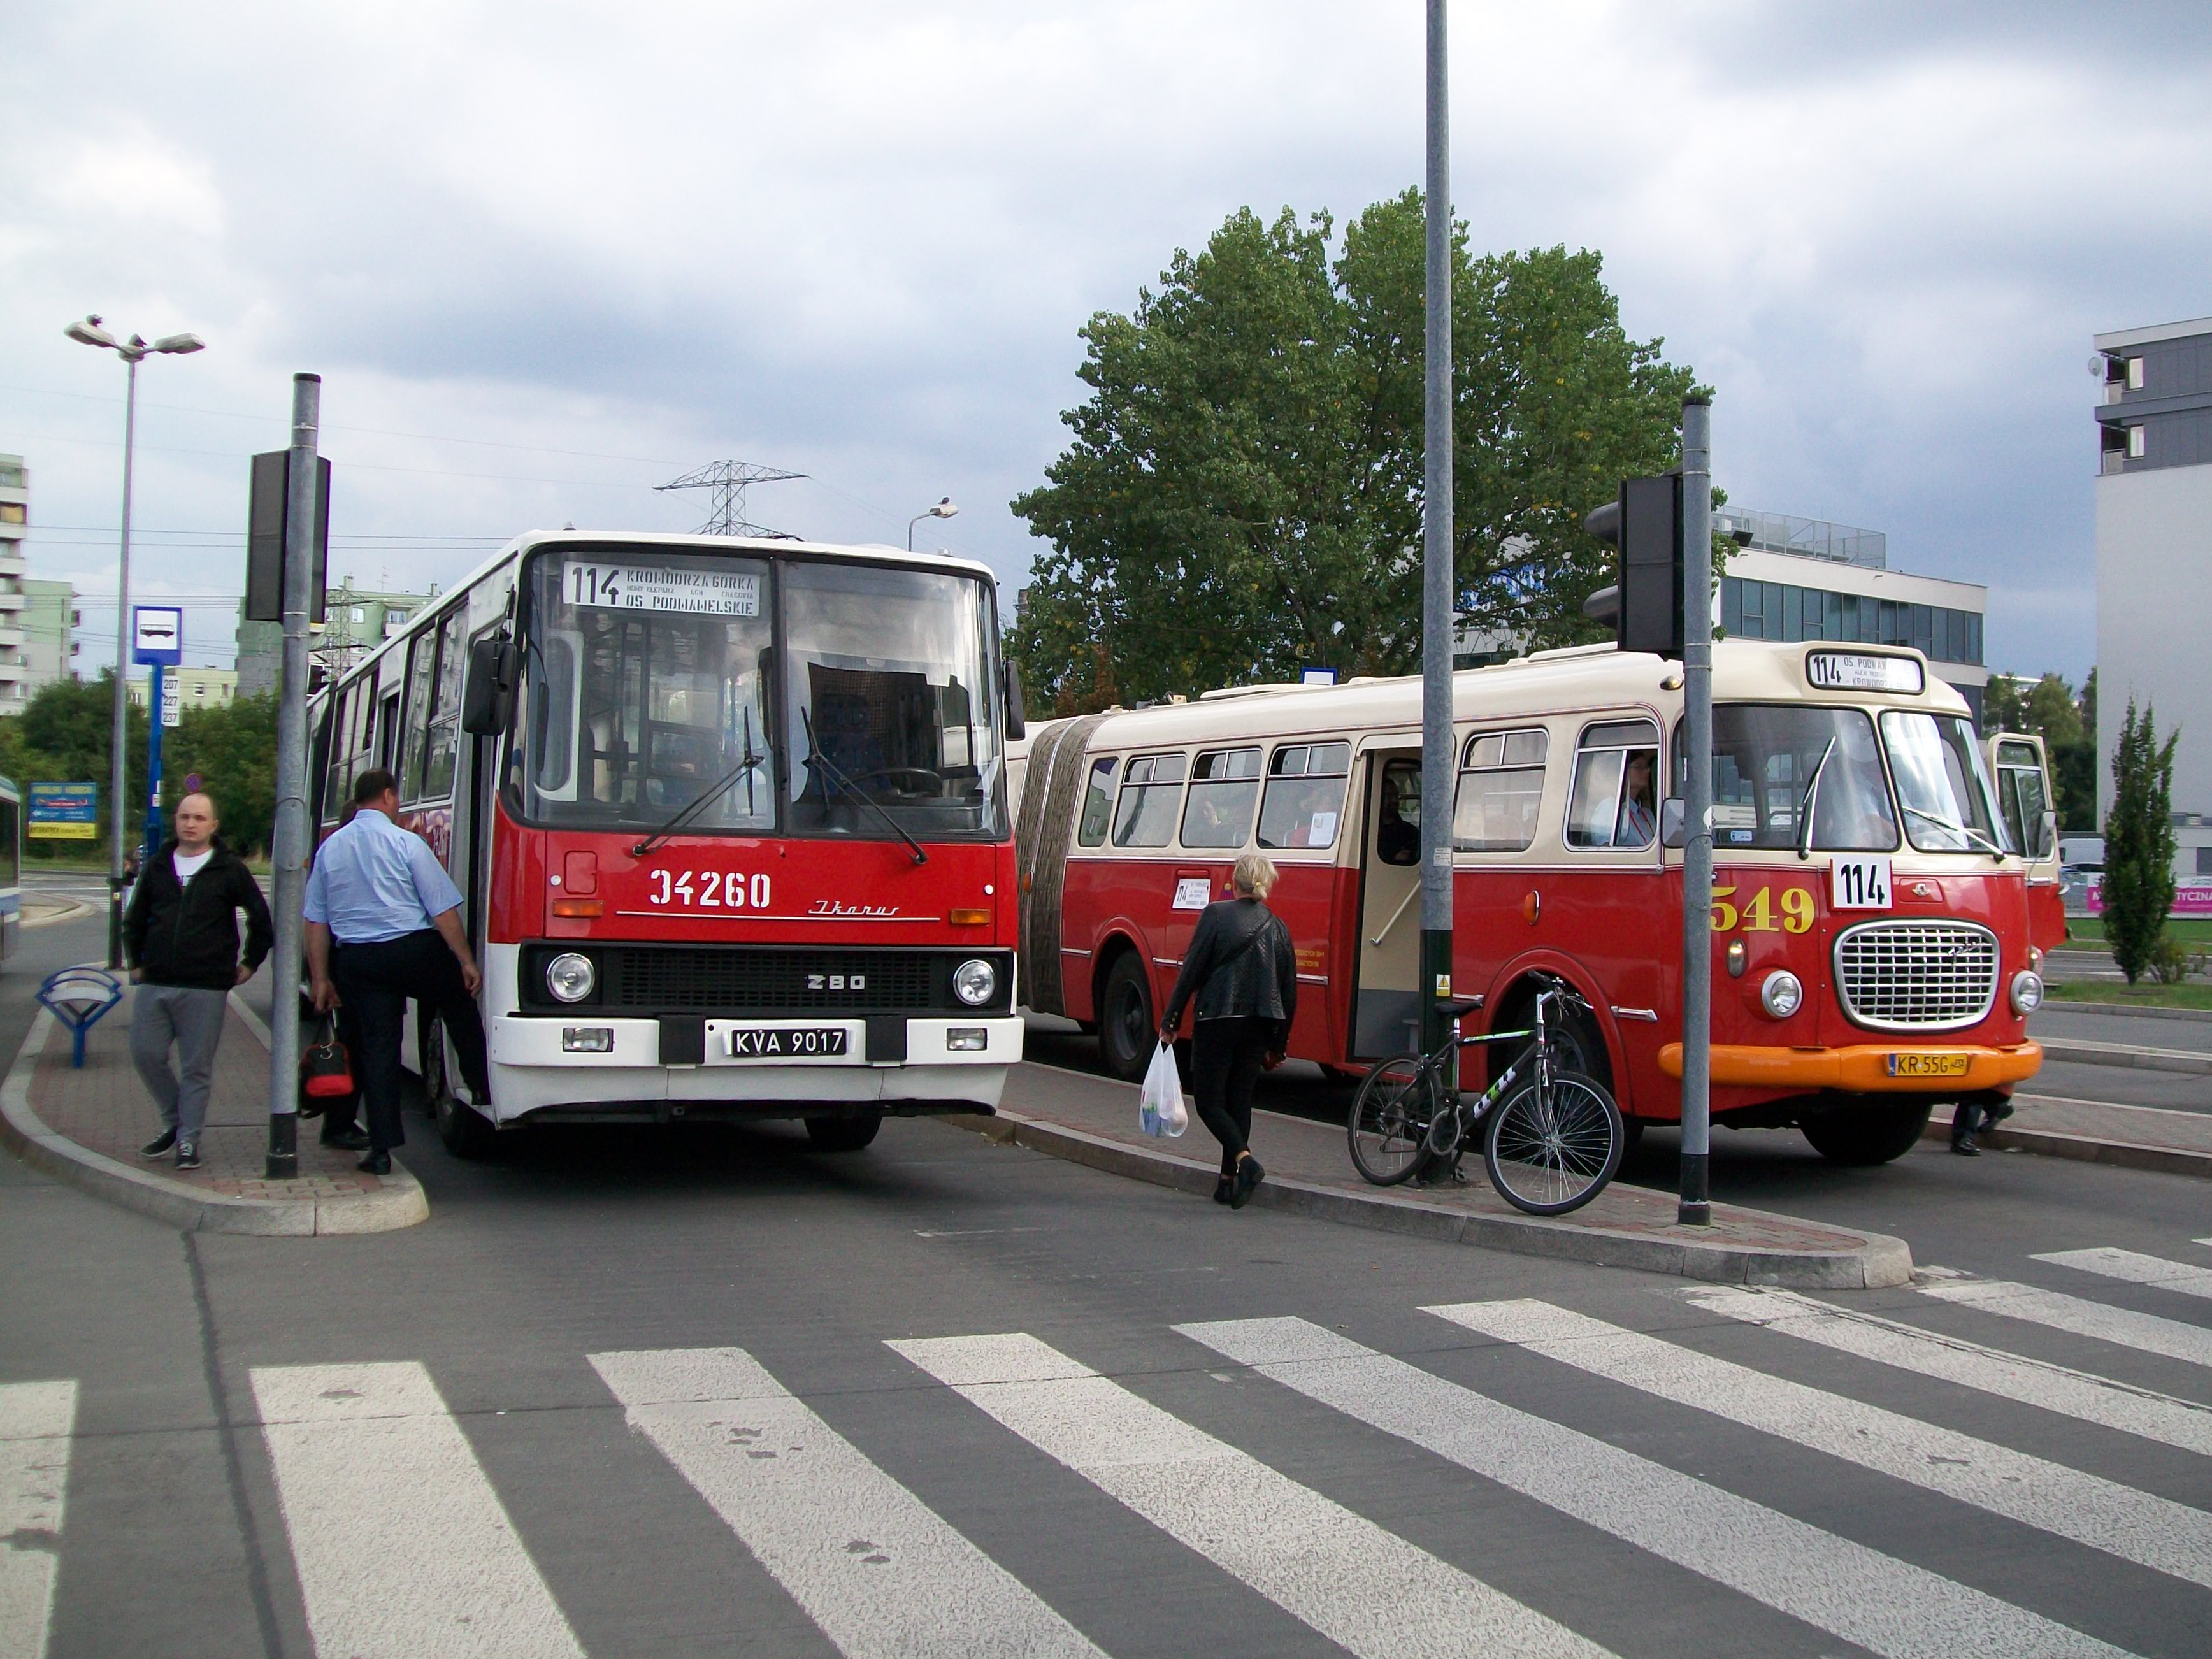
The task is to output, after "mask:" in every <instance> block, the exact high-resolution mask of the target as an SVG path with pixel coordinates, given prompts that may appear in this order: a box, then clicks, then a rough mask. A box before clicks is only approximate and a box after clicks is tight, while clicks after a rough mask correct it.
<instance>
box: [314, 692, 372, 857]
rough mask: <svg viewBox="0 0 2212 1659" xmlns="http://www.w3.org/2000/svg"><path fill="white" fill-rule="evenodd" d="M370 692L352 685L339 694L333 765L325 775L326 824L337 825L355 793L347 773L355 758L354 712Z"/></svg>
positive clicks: (333, 719)
mask: <svg viewBox="0 0 2212 1659" xmlns="http://www.w3.org/2000/svg"><path fill="white" fill-rule="evenodd" d="M367 693H368V687H367V686H365V685H349V686H347V687H345V688H344V689H343V690H341V691H340V692H339V693H338V694H337V709H336V710H335V711H334V712H333V713H332V714H331V763H330V765H329V766H328V767H326V768H325V769H324V772H323V812H322V819H323V822H324V823H336V822H337V818H338V815H339V814H340V813H342V812H343V811H344V810H345V804H346V802H347V800H348V799H350V797H351V795H352V793H353V775H352V773H351V772H350V771H349V769H348V763H349V762H350V761H351V760H352V758H353V753H352V751H353V742H352V738H353V712H354V706H355V705H356V703H358V702H361V701H362V698H363V697H364V696H366V695H367Z"/></svg>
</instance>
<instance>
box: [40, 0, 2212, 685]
mask: <svg viewBox="0 0 2212 1659" xmlns="http://www.w3.org/2000/svg"><path fill="white" fill-rule="evenodd" d="M1452 28H1453V40H1452V71H1453V93H1452V96H1453V132H1452V137H1453V144H1452V150H1453V155H1452V167H1453V184H1454V193H1455V199H1456V203H1457V206H1458V210H1459V211H1460V213H1461V214H1462V216H1464V217H1466V218H1467V219H1468V221H1469V222H1470V223H1471V225H1472V228H1473V235H1474V242H1475V244H1476V246H1478V247H1492V248H1503V247H1529V246H1540V245H1550V244H1553V243H1560V242H1564V243H1566V244H1568V245H1569V246H1589V247H1593V248H1596V249H1599V250H1601V252H1603V253H1604V255H1605V258H1606V264H1607V276H1608V279H1609V280H1610V282H1611V283H1612V285H1613V288H1614V289H1615V291H1616V292H1617V293H1618V294H1619V295H1620V300H1621V305H1622V310H1623V313H1624V316H1625V319H1626V323H1627V325H1628V327H1629V328H1630V330H1631V331H1632V332H1633V333H1635V334H1637V335H1638V336H1639V337H1649V336H1652V335H1660V336H1664V337H1665V339H1666V342H1667V346H1666V349H1667V354H1668V356H1669V357H1671V358H1673V359H1674V361H1677V362H1686V363H1689V364H1691V365H1692V366H1693V367H1694V368H1696V369H1697V371H1698V373H1699V375H1700V376H1701V377H1702V378H1703V379H1705V380H1706V381H1708V382H1709V383H1711V385H1712V386H1714V387H1715V388H1716V392H1717V398H1716V404H1715V409H1714V435H1715V436H1714V453H1715V472H1716V475H1717V478H1718V480H1719V482H1720V483H1722V484H1723V485H1724V486H1725V487H1726V488H1727V489H1728V490H1729V494H1730V497H1731V499H1732V501H1735V502H1736V503H1737V504H1740V505H1742V506H1746V507H1761V508H1765V509H1767V510H1769V511H1774V512H1784V513H1803V514H1808V515H1812V516H1815V517H1820V518H1828V519H1835V520H1843V521H1844V522H1847V523H1851V524H1857V525H1862V526H1869V527H1871V528H1875V529H1879V530H1882V531H1886V532H1887V533H1888V536H1889V547H1890V555H1891V562H1892V563H1893V565H1895V566H1898V567H1900V568H1906V569H1911V570H1915V571H1922V572H1926V573H1928V574H1938V575H1944V576H1951V577H1956V578H1960V579H1963V580H1972V581H1978V582H1984V583H1987V584H1989V586H1990V589H1991V592H1990V628H1989V640H1990V659H1991V662H1992V665H1995V666H1998V667H2010V668H2014V669H2016V670H2022V671H2041V670H2044V669H2046V668H2055V669H2058V670H2060V671H2063V672H2065V673H2067V674H2068V675H2069V677H2073V678H2078V677H2079V676H2080V675H2081V674H2082V673H2083V672H2085V671H2087V668H2088V667H2089V665H2090V663H2091V660H2092V653H2093V641H2094V626H2093V570H2092V562H2093V554H2092V547H2093V512H2092V501H2091V483H2092V478H2093V473H2094V471H2095V455H2096V444H2095V439H2094V436H2093V427H2092V425H2091V422H2090V416H2089V410H2090V407H2091V404H2092V402H2093V394H2094V392H2095V384H2094V382H2093V380H2091V379H2090V377H2089V375H2088V374H2087V372H2086V365H2087V359H2088V357H2089V355H2090V336H2091V334H2092V333H2093V332H2095V331H2099V330H2104V329H2112V328H2122V327H2129V326H2133V325H2140V324H2145V323H2153V322H2163V321H2170V320H2172V319H2178V318H2185V317H2199V316H2204V315H2206V314H2208V313H2212V276H2208V272H2212V262H2209V261H2208V259H2207V240H2206V239H2207V232H2206V227H2207V226H2208V224H2212V9H2207V8H2205V7H2203V5H2201V4H2178V5H2169V4H2161V3H2155V0H2136V3H2132V4H2130V5H2128V6H2125V7H2118V6H2087V5H2072V6H2063V5H2044V4H2037V3H2030V0H2013V3H2007V4H1991V5H1976V4H1928V3H1915V4H1899V5H1883V4H1850V5H1823V4H1812V3H1787V4H1785V3H1780V0H1776V3H1770V4H1765V5H1758V4H1748V3H1718V0H1716V3H1705V4H1692V3H1680V4H1665V3H1657V0H1638V3H1624V4H1604V3H1582V4H1578V3H1572V0H1561V3H1552V4H1547V5H1542V6H1527V5H1518V4H1514V5H1496V4H1479V3H1474V0H1460V3H1458V4H1456V5H1455V7H1454V9H1453V18H1452ZM0 40H4V42H5V47H6V49H5V52H4V53H0V96H3V97H4V101H5V107H6V110H7V112H8V114H7V119H6V121H5V123H4V125H0V166H4V176H5V177H6V178H7V179H8V180H9V184H8V187H7V189H6V190H5V191H0V450H6V451H10V452H16V453H21V454H22V455H24V456H25V457H26V458H27V461H28V463H29V465H30V466H31V468H32V470H33V480H32V488H33V505H32V519H33V534H32V540H31V543H30V547H31V551H32V569H33V574H38V575H43V576H65V577H68V578H69V579H70V580H73V581H75V582H76V584H77V586H78V587H79V589H80V591H81V592H82V593H84V594H85V595H86V596H87V599H88V608H87V614H86V617H85V630H84V636H83V637H84V647H83V656H82V663H83V665H85V666H86V667H87V668H88V669H89V668H91V667H94V666H95V665H97V664H98V662H99V661H100V660H101V659H106V658H109V657H111V656H112V633H113V623H112V620H109V619H108V618H107V617H103V616H101V615H100V613H99V606H98V602H97V599H98V596H101V595H104V596H106V600H107V603H108V604H110V605H112V602H113V595H114V591H115V575H116V569H115V566H116V560H115V527H116V523H117V516H118V514H117V506H118V503H117V496H118V489H119V482H120V473H121V432H122V425H123V407H122V391H123V384H124V372H123V369H122V368H121V366H120V365H119V364H118V362H116V361H115V360H114V359H113V358H112V356H108V355H106V354H95V353H94V352H93V351H91V350H88V349H85V348H83V347H82V346H79V345H76V344H73V343H70V342H69V341H67V340H65V339H64V337H62V334H61V329H62V326H63V325H64V324H65V323H66V322H68V321H69V320H70V319H71V318H73V317H76V316H78V315H81V314H82V313H86V312H97V313H100V314H101V315H102V316H104V317H106V319H108V320H109V322H110V324H111V325H114V326H116V327H117V328H118V329H119V330H124V331H129V330H137V331H140V332H143V334H145V335H146V336H148V337H155V336H157V335H160V334H163V333H167V332H170V331H177V330H183V329H191V330H194V331H197V332H198V333H200V334H201V335H203V336H204V337H205V338H206V340H207V342H208V349H207V350H206V351H205V352H204V353H202V354H200V355H198V356H191V357H176V358H155V359H153V360H150V361H149V364H148V365H147V367H146V368H144V369H143V371H142V374H141V399H140V405H139V428H138V448H137V453H138V483H137V512H136V514H135V518H136V522H137V526H138V528H137V538H136V541H135V553H134V558H133V579H134V580H133V586H134V589H136V590H137V591H140V592H147V593H151V592H167V593H173V594H177V595H180V596H185V598H186V599H187V600H188V601H197V603H193V605H192V609H191V612H190V620H189V621H188V623H187V631H188V635H189V636H190V640H191V643H192V644H193V645H194V646H196V647H197V649H195V650H194V651H193V652H192V653H191V656H192V659H194V660H203V661H212V662H225V663H227V662H228V660H229V659H230V654H231V653H230V644H229V635H230V629H231V626H232V619H233V617H234V614H235V613H234V609H233V605H234V599H235V595H236V594H237V592H239V590H240V585H241V582H242V574H241V571H242V553H241V544H242V532H243V526H244V520H245V513H246V459H245V458H246V455H248V454H249V453H252V451H255V450H258V449H271V448H276V447H281V446H282V444H283V442H284V441H285V417H286V414H287V411H288V410H289V396H290V388H289V377H290V375H291V374H292V373H293V372H294V371H295V370H300V369H313V370H315V371H317V372H319V373H320V374H322V376H323V377H324V421H325V427H324V449H325V453H326V454H328V455H330V456H331V458H332V460H333V463H334V465H335V468H336V476H337V485H336V489H335V500H334V507H333V512H332V531H333V536H334V541H335V543H336V550H335V551H334V555H333V560H332V573H333V576H334V577H336V576H337V575H342V574H352V575H353V576H354V577H355V578H356V580H357V581H358V582H359V583H360V584H361V585H362V586H381V585H385V584H387V583H388V584H390V585H391V586H397V587H402V588H406V587H415V586H421V585H423V584H427V583H428V582H430V581H433V580H435V581H439V582H442V583H447V584H450V583H451V582H452V581H453V580H454V579H455V578H456V577H457V576H459V574H462V573H463V572H464V571H465V570H466V569H467V568H469V567H470V566H471V565H472V564H473V563H475V562H477V560H478V559H479V558H480V557H481V556H483V554H484V553H486V552H489V550H492V549H494V548H495V547H496V546H497V545H498V544H500V543H501V541H503V540H505V539H506V538H508V537H510V536H512V535H513V534H514V533H516V532H519V531H520V530H523V529H526V528H531V527H535V526H559V525H561V524H562V523H567V522H574V523H575V524H577V525H579V526H585V527H587V528H649V529H666V530H688V529H690V528H693V527H695V526H696V523H697V521H698V519H699V517H700V514H701V512H702V503H701V502H700V501H699V500H698V499H697V498H696V496H695V497H689V498H687V497H684V496H680V495H667V494H657V493H655V491H654V490H653V485H655V484H658V483H665V482H666V481H667V480H669V479H671V478H672V477H676V476H678V474H680V473H682V472H684V471H689V470H690V469H691V468H693V467H695V466H697V465H701V464H702V463H705V462H708V461H713V460H717V459H724V458H738V459H745V460H749V461H755V462H760V463H764V464H769V465H776V466H780V467H783V468H787V469H789V470H790V471H796V472H803V473H805V474H806V475H808V477H807V479H806V481H805V482H801V483H783V484H777V485H774V486H766V487H763V488H760V489H757V490H756V491H755V492H754V494H753V496H752V500H751V503H750V508H751V516H752V517H753V518H754V519H755V520H758V521H760V522H763V523H766V524H770V525H774V526H779V527H781V528H785V529H789V530H792V531H795V532H800V533H803V534H805V535H807V536H810V537H813V538H821V539H829V540H845V541H890V542H898V541H900V540H902V538H903V537H904V535H905V533H906V523H907V520H908V518H909V517H911V516H912V515H913V514H914V513H918V512H920V511H921V510H922V509H923V508H924V507H927V506H928V504H929V503H931V502H933V501H936V500H937V499H938V498H939V496H942V495H951V496H952V497H953V499H954V500H955V501H957V502H958V503H959V504H960V507H961V512H960V515H959V517H958V518H957V519H956V520H952V521H951V523H949V524H944V525H939V524H937V523H935V522H934V521H929V522H926V524H925V526H924V528H923V530H922V532H921V537H922V538H923V544H925V545H945V546H950V547H951V548H952V549H954V550H957V551H959V552H962V553H964V554H968V555H970V556H975V557H979V558H981V559H984V560H987V562H989V563H990V564H992V565H993V566H994V568H996V569H997V570H998V571H999V572H1000V576H1001V578H1002V579H1003V580H1005V581H1006V583H1007V584H1008V585H1009V587H1010V588H1012V587H1017V586H1020V585H1021V584H1022V582H1023V581H1024V580H1025V574H1026V572H1027V569H1028V567H1029V563H1030V558H1031V556H1032V555H1033V553H1034V552H1035V551H1036V544H1033V543H1032V542H1031V541H1030V538H1029V537H1028V534H1027V532H1026V529H1025V527H1024V526H1023V525H1022V524H1021V523H1020V522H1019V521H1018V520H1016V519H1014V518H1013V517H1012V514H1011V513H1009V512H1008V511H1007V508H1006V502H1007V501H1008V500H1009V498H1011V497H1012V495H1015V494H1016V493H1017V492H1018V491H1020V490H1022V489H1026V488H1028V487H1029V486H1030V485H1031V484H1033V483H1036V481H1037V479H1038V477H1039V476H1040V474H1041V472H1042V468H1043V467H1044V466H1045V465H1046V464H1047V463H1048V461H1049V460H1050V459H1051V458H1052V457H1053V456H1054V454H1055V453H1057V452H1058V450H1059V447H1060V441H1061V438H1062V435H1063V430H1062V428H1061V427H1060V422H1059V415H1060V410H1062V409H1063V408H1065V407H1066V406H1068V405H1069V404H1072V403H1073V402H1075V401H1077V400H1078V398H1079V392H1081V390H1082V388H1081V386H1080V384H1079V382H1078V381H1077V380H1076V378H1075V373H1074V371H1075V368H1076V365H1077V363H1078V362H1079V359H1080V346H1079V341H1078V340H1077V338H1076V332H1075V331H1076V330H1077V328H1078V327H1079V325H1081V323H1082V322H1083V321H1084V319H1085V318H1086V317H1088V316H1089V315H1090V314H1091V313H1093V312H1095V311H1097V310H1100V309H1112V310H1117V311H1126V310H1127V309H1128V308H1129V307H1130V306H1131V305H1132V303H1133V301H1134V299H1135V297H1136V293H1137V289H1138V288H1139V285H1140V284H1143V283H1150V282H1153V281H1155V280H1156V278H1157V274H1158V271H1159V270H1160V268H1161V267H1162V266H1163V265H1164V264H1166V263H1167V260H1168V258H1169V257H1170V254H1171V252H1172V251H1173V250H1174V249H1175V248H1176V247H1177V246H1196V245H1198V244H1200V243H1201V242H1203V241H1204V240H1205V239H1206V236H1207V235H1208V234H1210V233H1211V232H1212V230H1213V229H1214V228H1216V227H1217V226H1218V224H1219V223H1220V222H1221V221H1222V219H1223V218H1224V217H1225V216H1226V215H1227V214H1229V213H1230V212H1231V211H1233V210H1236V209H1237V208H1238V207H1240V206H1243V205H1246V204H1249V205H1251V206H1253V207H1255V208H1257V209H1259V210H1261V211H1262V212H1263V213H1268V214H1272V213H1273V211H1274V210H1277V209H1279V208H1280V207H1282V206H1284V205H1289V206H1291V207H1293V208H1296V209H1297V210H1300V211H1301V212H1304V211H1309V210H1314V209H1318V208H1328V209H1331V210H1334V211H1335V212H1336V214H1337V215H1338V216H1339V218H1340V220H1341V219H1343V218H1345V217H1346V216H1349V215H1351V214H1352V213H1353V212H1355V211H1357V210H1358V209H1359V208H1360V207H1361V206H1363V205H1364V204H1367V203H1369V202H1370V201H1373V200H1376V199H1377V198H1379V197H1383V196H1387V195H1389V194H1392V193H1395V191H1399V190H1401V189H1403V188H1404V187H1406V186H1407V185H1411V184H1416V183H1418V182H1419V179H1420V178H1421V170H1422V104H1421V96H1422V10H1421V8H1420V6H1419V4H1418V3H1415V0H1389V3H1370V4H1366V5H1359V6H1353V5H1348V4H1335V5H1328V4H1315V3H1299V0H1254V3H1229V0H1220V3H1210V0H1176V3H1172V4H1168V3H1151V0H1124V3H1121V4H1115V5H1103V4H1099V3H1097V0H1092V3H1088V4H1079V5H1066V4H1055V3H1051V0H1024V3H1019V4H1011V3H1008V4H1001V3H993V0H973V3H968V4H961V5H945V4H930V3H927V0H902V3H898V4H880V3H871V0H848V3H845V4H842V5H838V6H806V5H762V4H750V3H744V0H719V3H711V4H680V3H653V0H644V3H638V4H633V5H629V6H623V7H610V6H607V5H605V4H603V3H594V4H583V3H573V0H567V3H564V0H540V3H537V4H533V5H528V6H524V5H520V4H516V3H506V4H501V3H484V0H426V3H378V0H356V3H354V4H351V5H349V6H347V7H344V8H337V7H320V6H313V5H301V4H299V3H297V0H292V3H287V4H270V3H258V0H231V3H228V4H226V5H223V6H221V7H216V6H211V5H205V4H192V3H185V4H178V3H174V0H171V3H167V4H158V5H157V4H151V3H131V0H75V3H73V4H70V5H67V6H64V5H60V4H56V3H43V4H41V3H26V0H15V3H14V4H11V5H7V6H4V7H0Z"/></svg>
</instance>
